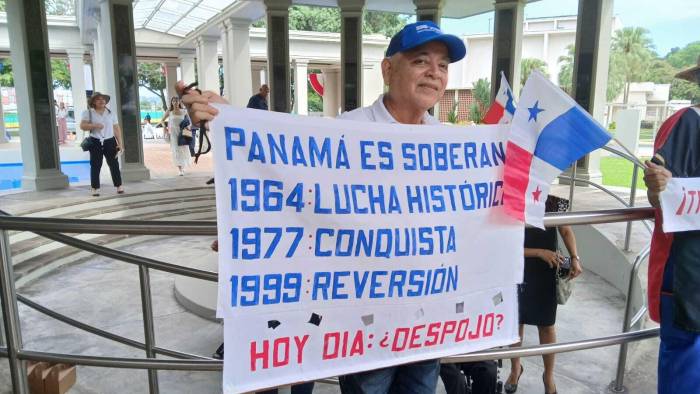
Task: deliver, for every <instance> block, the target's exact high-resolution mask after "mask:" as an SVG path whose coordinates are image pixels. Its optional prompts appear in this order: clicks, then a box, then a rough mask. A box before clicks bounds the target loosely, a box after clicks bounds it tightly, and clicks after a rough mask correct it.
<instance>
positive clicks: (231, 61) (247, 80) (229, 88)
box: [221, 18, 259, 107]
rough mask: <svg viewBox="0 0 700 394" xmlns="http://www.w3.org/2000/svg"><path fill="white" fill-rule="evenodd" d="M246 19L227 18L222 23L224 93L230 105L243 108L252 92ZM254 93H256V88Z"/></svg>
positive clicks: (248, 33)
mask: <svg viewBox="0 0 700 394" xmlns="http://www.w3.org/2000/svg"><path fill="white" fill-rule="evenodd" d="M251 22H252V21H250V20H248V19H236V18H229V19H226V20H224V21H223V23H222V44H223V45H222V52H221V53H222V55H223V59H224V91H225V92H226V96H228V100H229V102H230V103H231V104H233V105H235V106H238V107H245V106H246V104H248V99H249V98H250V96H251V94H252V93H253V91H249V90H247V89H246V88H245V87H246V86H251V84H252V76H251V70H250V24H251ZM258 88H259V86H258ZM254 91H255V92H257V91H258V89H257V88H256V89H255V90H254Z"/></svg>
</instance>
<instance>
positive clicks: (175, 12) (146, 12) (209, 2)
mask: <svg viewBox="0 0 700 394" xmlns="http://www.w3.org/2000/svg"><path fill="white" fill-rule="evenodd" d="M232 3H235V1H231V0H134V28H136V29H141V28H145V29H150V30H155V31H159V32H161V33H167V34H172V35H176V36H180V37H184V36H186V35H187V34H188V33H189V32H191V31H192V30H194V29H196V28H197V27H199V26H200V25H201V24H203V23H204V22H206V21H208V20H209V19H211V18H212V17H213V16H214V15H216V14H218V13H220V12H221V10H223V9H224V8H226V7H228V6H229V5H231V4H232Z"/></svg>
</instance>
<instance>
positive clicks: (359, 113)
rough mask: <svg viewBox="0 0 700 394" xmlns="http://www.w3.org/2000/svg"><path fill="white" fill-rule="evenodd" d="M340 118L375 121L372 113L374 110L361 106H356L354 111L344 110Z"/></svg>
mask: <svg viewBox="0 0 700 394" xmlns="http://www.w3.org/2000/svg"><path fill="white" fill-rule="evenodd" d="M338 119H343V120H359V121H366V122H374V121H375V119H374V116H373V115H372V111H371V110H370V109H369V107H360V108H355V109H353V110H352V111H347V112H343V113H342V114H340V115H338Z"/></svg>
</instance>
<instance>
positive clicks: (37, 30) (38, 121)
mask: <svg viewBox="0 0 700 394" xmlns="http://www.w3.org/2000/svg"><path fill="white" fill-rule="evenodd" d="M6 12H7V32H8V35H9V41H10V57H11V59H12V72H13V73H14V80H15V89H16V92H17V115H18V117H19V124H20V136H21V139H22V144H20V145H21V150H22V163H23V165H24V170H23V172H24V173H23V176H22V187H23V188H24V189H30V190H47V189H61V188H66V187H68V177H67V176H66V175H64V174H63V173H62V172H61V167H60V166H61V163H60V157H59V151H58V144H57V140H58V130H57V128H56V118H55V116H56V114H55V111H54V106H53V103H54V100H53V87H52V86H51V63H50V60H49V39H48V27H47V25H46V13H45V9H44V1H43V0H23V1H18V0H10V1H9V2H7V8H6Z"/></svg>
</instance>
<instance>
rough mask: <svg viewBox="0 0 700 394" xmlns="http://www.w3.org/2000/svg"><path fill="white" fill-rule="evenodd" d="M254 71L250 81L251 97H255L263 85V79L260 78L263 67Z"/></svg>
mask: <svg viewBox="0 0 700 394" xmlns="http://www.w3.org/2000/svg"><path fill="white" fill-rule="evenodd" d="M252 69H253V71H252V74H251V80H250V82H251V85H250V89H251V90H250V91H251V96H252V95H253V92H257V91H258V89H260V85H262V79H261V78H260V73H261V72H262V67H253V68H252ZM246 104H247V103H246Z"/></svg>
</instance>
